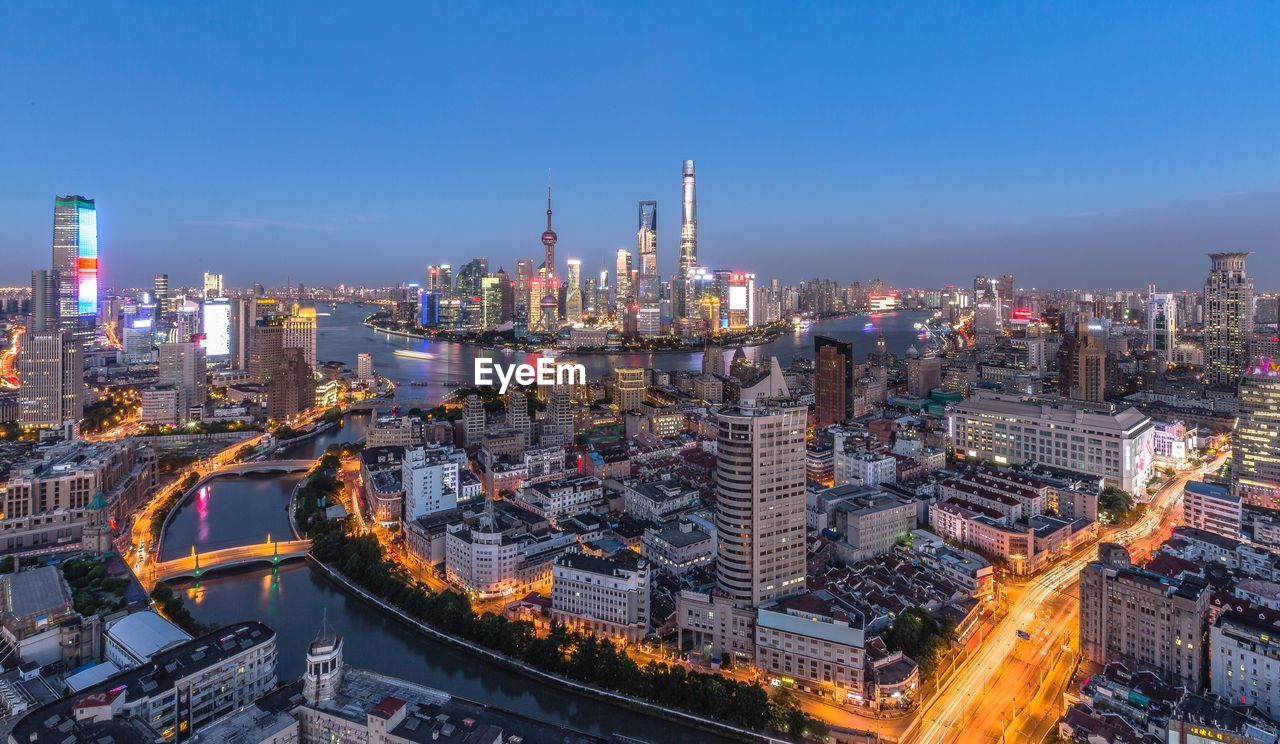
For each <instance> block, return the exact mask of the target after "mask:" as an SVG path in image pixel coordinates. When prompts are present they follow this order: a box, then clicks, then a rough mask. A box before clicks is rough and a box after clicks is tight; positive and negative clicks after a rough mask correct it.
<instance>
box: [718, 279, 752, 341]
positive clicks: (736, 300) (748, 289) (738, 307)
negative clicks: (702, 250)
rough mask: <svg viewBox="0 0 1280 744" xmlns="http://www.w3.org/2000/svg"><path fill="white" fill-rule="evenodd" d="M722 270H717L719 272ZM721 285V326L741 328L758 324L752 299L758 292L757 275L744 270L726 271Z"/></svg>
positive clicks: (734, 328)
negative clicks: (743, 271)
mask: <svg viewBox="0 0 1280 744" xmlns="http://www.w3.org/2000/svg"><path fill="white" fill-rule="evenodd" d="M718 273H720V272H717V274H718ZM725 273H726V274H727V276H725V278H724V283H723V285H722V286H721V291H722V292H723V294H722V295H721V297H720V315H721V318H722V319H723V320H722V323H721V326H722V327H726V328H729V329H731V330H741V329H743V328H747V327H749V326H753V325H755V324H756V317H755V305H754V303H753V302H752V301H751V300H752V295H754V294H755V292H756V275H755V274H746V273H742V272H733V273H728V272H725Z"/></svg>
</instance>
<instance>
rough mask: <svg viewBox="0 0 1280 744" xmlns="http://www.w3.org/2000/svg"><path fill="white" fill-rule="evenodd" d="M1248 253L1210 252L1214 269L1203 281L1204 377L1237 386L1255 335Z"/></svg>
mask: <svg viewBox="0 0 1280 744" xmlns="http://www.w3.org/2000/svg"><path fill="white" fill-rule="evenodd" d="M1248 255H1249V254H1248V253H1210V254H1209V258H1210V259H1211V260H1212V261H1213V268H1212V269H1211V270H1210V272H1209V277H1208V278H1207V279H1205V282H1204V367H1205V378H1206V379H1207V380H1208V381H1209V382H1210V383H1212V384H1214V385H1235V384H1236V382H1237V381H1238V380H1239V379H1240V375H1242V374H1244V371H1245V367H1246V365H1247V362H1248V345H1249V338H1250V336H1251V335H1252V334H1253V279H1251V278H1250V277H1249V274H1248V273H1247V272H1246V271H1245V268H1244V260H1245V258H1246V257H1247V256H1248Z"/></svg>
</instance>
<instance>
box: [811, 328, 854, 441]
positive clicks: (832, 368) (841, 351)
mask: <svg viewBox="0 0 1280 744" xmlns="http://www.w3.org/2000/svg"><path fill="white" fill-rule="evenodd" d="M813 363H814V370H813V402H814V405H813V424H814V426H816V427H818V428H819V429H821V428H823V427H825V426H831V425H832V424H842V423H844V422H845V421H848V420H849V419H850V418H851V417H852V415H853V380H854V377H855V375H854V370H855V367H856V363H855V361H854V358H853V344H852V343H850V342H848V341H839V340H837V339H834V338H830V337H828V336H814V337H813Z"/></svg>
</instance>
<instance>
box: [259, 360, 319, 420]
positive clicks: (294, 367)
mask: <svg viewBox="0 0 1280 744" xmlns="http://www.w3.org/2000/svg"><path fill="white" fill-rule="evenodd" d="M315 404H316V381H315V373H314V372H313V371H312V368H311V365H309V364H307V359H306V357H305V355H304V352H303V351H302V349H299V348H297V347H289V348H284V349H280V357H279V361H278V362H277V363H276V365H275V369H274V370H273V371H272V373H271V378H270V379H269V380H268V381H267V416H268V417H270V418H272V419H274V420H276V421H287V420H289V419H290V418H292V417H293V416H296V415H297V414H299V413H302V412H303V411H305V410H307V409H308V408H311V407H312V406H314V405H315Z"/></svg>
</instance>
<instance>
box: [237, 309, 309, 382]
mask: <svg viewBox="0 0 1280 744" xmlns="http://www.w3.org/2000/svg"><path fill="white" fill-rule="evenodd" d="M283 348H284V316H281V315H268V316H265V317H262V318H258V319H257V320H256V321H254V324H253V328H251V329H250V333H249V353H248V359H247V365H246V369H247V370H248V372H249V378H250V379H251V380H253V381H254V382H259V383H266V382H269V381H270V379H271V377H272V375H273V374H274V373H275V369H276V365H278V364H279V363H280V355H281V350H282V349H283ZM299 351H301V349H299ZM304 354H305V352H304ZM303 361H304V362H305V361H306V358H305V356H304V357H303Z"/></svg>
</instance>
